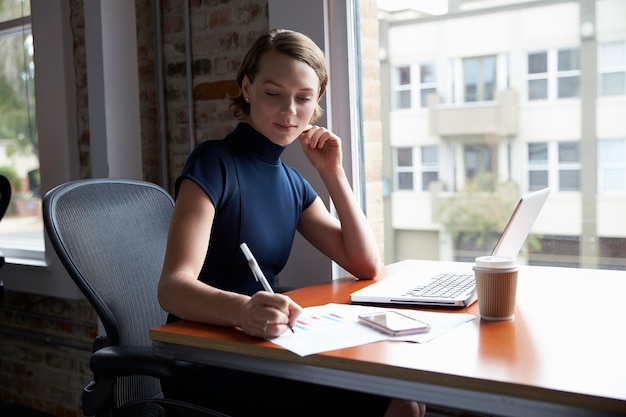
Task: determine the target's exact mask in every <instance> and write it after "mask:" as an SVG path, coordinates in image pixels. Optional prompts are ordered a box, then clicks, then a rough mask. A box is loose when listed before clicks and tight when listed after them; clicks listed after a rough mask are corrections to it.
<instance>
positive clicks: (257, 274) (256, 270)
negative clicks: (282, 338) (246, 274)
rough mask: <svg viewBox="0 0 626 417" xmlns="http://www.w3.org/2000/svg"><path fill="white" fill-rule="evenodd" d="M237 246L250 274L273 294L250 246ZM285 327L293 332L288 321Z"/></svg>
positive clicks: (244, 244)
mask: <svg viewBox="0 0 626 417" xmlns="http://www.w3.org/2000/svg"><path fill="white" fill-rule="evenodd" d="M239 247H240V248H241V251H242V252H243V255H244V256H245V257H246V260H247V261H248V266H249V267H250V269H251V270H252V275H254V279H256V280H257V281H259V282H260V283H261V285H262V286H263V289H264V290H265V291H267V292H269V293H270V294H274V290H273V289H272V287H271V286H270V283H269V282H267V278H265V275H264V274H263V271H262V270H261V267H260V266H259V263H258V262H257V261H256V259H255V258H254V255H252V252H250V248H248V245H247V244H246V242H243V243H242V244H241V245H239ZM287 327H289V330H291V332H292V333H295V332H294V331H293V327H291V325H290V324H289V323H287Z"/></svg>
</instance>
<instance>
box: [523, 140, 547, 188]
mask: <svg viewBox="0 0 626 417" xmlns="http://www.w3.org/2000/svg"><path fill="white" fill-rule="evenodd" d="M548 168H549V165H548V144H547V143H529V144H528V189H529V190H530V191H537V190H541V189H542V188H545V187H547V186H548Z"/></svg>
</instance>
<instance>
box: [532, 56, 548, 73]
mask: <svg viewBox="0 0 626 417" xmlns="http://www.w3.org/2000/svg"><path fill="white" fill-rule="evenodd" d="M547 72H548V54H547V53H546V52H534V53H530V54H528V73H529V74H543V73H547Z"/></svg>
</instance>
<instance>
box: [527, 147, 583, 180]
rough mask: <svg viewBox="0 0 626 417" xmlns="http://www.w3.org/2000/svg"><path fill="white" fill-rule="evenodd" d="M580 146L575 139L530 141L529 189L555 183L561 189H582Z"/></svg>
mask: <svg viewBox="0 0 626 417" xmlns="http://www.w3.org/2000/svg"><path fill="white" fill-rule="evenodd" d="M579 148H580V145H579V142H573V141H571V142H556V143H548V142H537V143H529V144H528V189H529V190H530V191H534V190H540V189H542V188H544V187H548V186H549V185H550V184H553V185H554V186H555V187H556V188H558V190H559V191H580V166H581V165H580V151H579ZM552 155H554V156H552Z"/></svg>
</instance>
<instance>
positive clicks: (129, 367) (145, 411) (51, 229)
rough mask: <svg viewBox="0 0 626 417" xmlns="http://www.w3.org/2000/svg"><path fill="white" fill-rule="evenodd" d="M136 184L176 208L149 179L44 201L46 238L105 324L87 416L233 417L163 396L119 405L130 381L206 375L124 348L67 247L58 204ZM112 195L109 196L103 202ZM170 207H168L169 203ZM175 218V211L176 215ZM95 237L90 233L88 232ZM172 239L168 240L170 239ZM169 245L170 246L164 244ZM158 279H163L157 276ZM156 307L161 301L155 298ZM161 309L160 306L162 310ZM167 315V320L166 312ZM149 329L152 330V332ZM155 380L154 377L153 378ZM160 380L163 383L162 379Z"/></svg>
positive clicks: (83, 183)
mask: <svg viewBox="0 0 626 417" xmlns="http://www.w3.org/2000/svg"><path fill="white" fill-rule="evenodd" d="M116 185H119V186H122V187H128V186H133V187H137V189H143V190H150V192H154V191H156V192H159V193H162V194H163V195H162V196H161V197H160V198H161V199H162V200H163V201H165V202H169V204H171V209H172V210H173V207H174V200H173V199H172V197H171V196H170V195H169V194H168V193H167V192H166V191H165V190H164V189H163V188H161V187H160V186H158V185H156V184H153V183H149V182H146V181H139V180H130V179H113V178H95V179H85V180H76V181H70V182H68V183H64V184H61V185H58V186H56V187H55V188H53V189H52V190H50V191H48V192H47V193H46V194H45V196H44V198H43V206H42V207H43V219H44V226H45V230H46V234H47V235H48V237H49V239H50V243H51V245H52V247H53V248H54V251H55V252H56V254H57V256H58V257H59V259H60V260H61V263H62V264H63V266H64V267H65V269H66V270H67V272H68V274H69V276H70V277H71V278H72V280H73V281H74V283H75V284H76V285H77V287H78V288H79V289H80V291H81V292H82V293H83V295H84V296H85V298H86V299H87V301H88V302H89V303H90V304H91V306H92V307H93V308H94V309H95V310H96V313H97V315H98V318H99V320H100V321H101V323H102V326H103V328H104V331H105V334H104V335H99V336H97V337H96V339H95V340H94V342H93V352H92V356H91V359H90V368H91V370H92V371H93V380H92V381H91V382H90V383H89V384H88V385H87V386H85V387H84V389H83V393H82V407H83V413H84V414H85V415H86V416H92V415H94V416H102V417H104V416H116V417H126V416H129V417H130V416H136V415H150V416H155V417H156V416H163V417H165V416H189V417H195V416H198V417H200V416H205V417H206V416H213V417H227V416H226V415H225V414H223V413H220V412H218V411H215V410H211V409H208V408H204V407H200V406H196V405H194V404H189V403H184V402H181V401H175V400H170V399H165V398H163V396H162V394H160V393H159V394H157V395H155V396H151V397H149V398H141V399H138V400H133V401H130V402H128V403H124V404H116V401H118V400H116V394H115V393H116V384H118V381H119V380H120V378H124V377H136V376H141V377H142V378H143V377H152V378H157V379H158V380H164V379H170V378H177V379H178V378H191V377H193V375H196V374H197V373H198V372H202V366H201V365H197V364H194V363H190V362H184V361H179V360H172V359H166V358H162V357H157V356H155V355H154V354H153V350H152V346H151V345H148V346H131V345H120V335H119V332H118V325H117V321H116V318H115V316H114V314H113V313H112V312H111V310H110V309H109V308H108V307H107V305H106V304H105V303H104V301H103V300H102V299H101V297H100V295H99V294H98V293H97V291H95V290H94V289H93V288H92V287H91V286H90V285H89V280H88V279H87V278H85V277H84V275H83V273H84V271H82V270H80V267H78V266H77V263H76V262H75V259H73V258H72V253H70V251H69V250H68V247H67V246H66V243H67V242H68V240H67V239H68V238H72V236H65V234H64V233H65V231H64V230H62V227H61V226H60V225H59V224H58V223H57V214H58V213H57V203H58V201H60V200H61V199H63V198H68V197H67V194H68V193H70V192H72V191H74V190H77V189H80V188H81V187H82V188H84V187H97V186H112V187H113V186H116ZM104 200H106V196H103V201H104ZM164 204H165V205H168V204H167V203H164ZM170 216H171V212H170ZM83 232H85V233H89V231H83ZM165 239H166V238H165ZM163 244H165V243H163ZM157 279H158V277H157ZM155 303H158V301H157V300H156V298H155ZM159 308H160V307H159ZM163 313H164V317H165V316H166V313H165V312H163ZM147 331H148V329H146V332H147ZM148 379H150V378H148ZM157 382H158V381H157Z"/></svg>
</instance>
